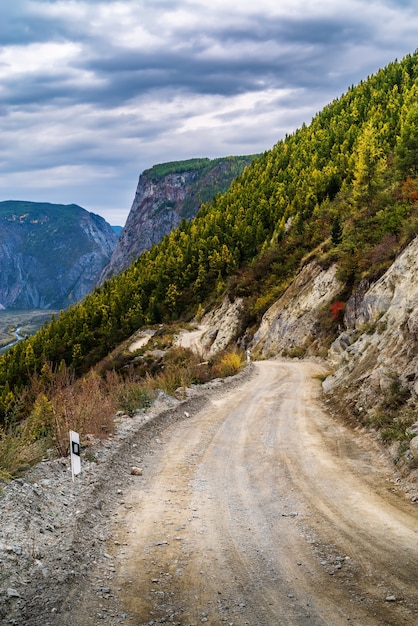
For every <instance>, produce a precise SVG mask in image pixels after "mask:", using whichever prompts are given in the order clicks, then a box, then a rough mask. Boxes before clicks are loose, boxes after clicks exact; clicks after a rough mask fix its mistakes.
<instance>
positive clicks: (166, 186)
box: [98, 156, 254, 284]
mask: <svg viewBox="0 0 418 626" xmlns="http://www.w3.org/2000/svg"><path fill="white" fill-rule="evenodd" d="M253 158H254V157H253V156H246V157H226V158H224V159H214V160H209V159H191V160H189V161H179V162H176V163H165V164H162V165H158V166H154V167H153V168H151V169H149V170H146V171H145V172H143V173H142V174H141V176H140V177H139V181H138V186H137V189H136V193H135V198H134V201H133V203H132V207H131V210H130V213H129V215H128V219H127V222H126V225H125V227H124V228H123V230H122V232H121V234H120V237H119V240H118V244H117V246H116V248H115V250H114V252H113V255H112V258H111V259H110V262H109V264H108V265H107V267H106V268H105V269H104V271H103V272H102V274H101V276H100V278H99V280H98V284H101V283H102V282H103V281H104V280H105V279H106V278H109V277H111V276H113V275H115V274H119V273H120V272H122V271H123V270H124V269H126V268H127V267H128V266H129V265H130V264H131V262H132V261H133V260H134V259H136V258H138V256H139V255H140V254H142V252H144V251H145V250H149V249H150V248H151V247H152V246H153V245H154V244H157V243H159V242H160V241H161V239H162V238H163V237H164V236H165V235H167V234H168V233H169V232H170V231H171V230H173V229H174V228H176V227H177V226H178V225H179V224H180V222H181V220H182V219H187V220H189V219H191V218H193V217H194V216H195V215H196V213H197V211H198V210H199V207H200V205H201V203H202V202H208V201H210V200H211V199H212V198H213V197H214V196H215V195H216V194H217V193H219V192H224V191H226V189H227V188H228V187H229V185H230V183H231V181H232V179H233V178H235V177H236V176H238V175H239V174H240V173H241V172H242V170H243V169H244V167H245V166H246V165H248V164H249V163H250V162H251V160H252V159H253Z"/></svg>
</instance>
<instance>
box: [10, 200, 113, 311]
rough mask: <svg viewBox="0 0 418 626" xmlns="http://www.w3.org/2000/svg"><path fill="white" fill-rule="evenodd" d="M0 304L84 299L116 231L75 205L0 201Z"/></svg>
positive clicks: (49, 305) (56, 304)
mask: <svg viewBox="0 0 418 626" xmlns="http://www.w3.org/2000/svg"><path fill="white" fill-rule="evenodd" d="M0 234H1V240H0V267H1V268H2V271H1V274H0V304H1V305H2V307H3V308H8V309H9V308H16V309H19V308H20V309H28V308H29V309H30V308H39V309H59V308H66V307H67V306H68V305H69V304H71V303H73V302H76V301H78V300H80V299H81V298H83V297H84V296H85V295H86V294H87V293H89V292H90V291H91V289H92V288H93V287H94V284H95V279H96V277H97V274H98V273H99V271H100V270H101V269H102V267H103V265H104V264H105V263H106V262H107V260H108V259H109V258H110V255H111V253H112V251H113V249H114V247H115V245H116V239H117V238H116V235H115V234H114V232H113V230H112V228H111V227H110V225H109V224H107V222H106V221H105V220H104V218H102V217H101V216H99V215H96V214H94V213H89V212H88V211H87V210H86V209H83V208H82V207H79V206H78V205H76V204H70V205H60V204H52V203H48V202H45V203H42V202H27V201H18V200H8V201H3V202H0Z"/></svg>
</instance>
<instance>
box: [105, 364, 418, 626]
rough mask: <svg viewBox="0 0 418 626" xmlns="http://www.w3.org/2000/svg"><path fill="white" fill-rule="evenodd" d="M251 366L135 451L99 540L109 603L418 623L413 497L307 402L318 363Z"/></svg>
mask: <svg viewBox="0 0 418 626" xmlns="http://www.w3.org/2000/svg"><path fill="white" fill-rule="evenodd" d="M254 369H255V373H254V376H253V377H252V378H251V380H250V381H246V382H245V383H244V384H242V385H241V386H239V387H236V388H233V389H230V390H229V391H227V392H226V393H225V394H224V395H223V396H220V397H219V398H215V399H213V400H212V401H211V402H210V403H209V404H208V405H207V406H206V407H205V408H204V409H203V410H200V411H199V412H198V413H196V414H194V415H191V416H190V418H189V419H186V420H184V421H183V422H180V423H177V424H174V425H172V426H170V427H169V428H168V429H167V430H165V431H164V432H163V434H162V435H161V437H160V438H158V439H156V440H154V441H153V444H152V447H151V449H150V452H149V454H147V455H146V456H144V458H143V459H142V467H143V472H144V473H143V476H142V477H140V478H139V479H138V481H137V482H136V483H135V484H134V485H132V486H131V487H130V489H129V491H127V492H126V493H125V494H124V501H123V503H121V504H120V506H119V509H118V510H117V511H116V512H115V513H116V514H115V520H116V521H115V529H114V535H113V537H117V541H116V542H115V541H112V545H111V546H109V551H113V556H114V558H115V573H114V585H113V588H114V589H116V588H118V589H119V591H118V602H119V606H120V607H121V609H122V610H124V611H126V613H127V614H128V615H129V616H131V617H132V618H133V619H132V620H131V623H135V626H140V625H145V624H158V623H171V624H178V625H181V626H187V625H198V624H200V623H208V624H211V625H221V624H229V625H231V624H233V625H234V626H243V625H246V624H248V625H250V626H282V625H283V626H284V625H292V626H295V625H296V626H298V625H305V624H309V625H311V626H312V625H314V626H317V625H320V624H321V625H326V626H339V625H341V624H356V625H358V626H369V625H374V626H376V625H379V626H386V625H391V626H400V625H402V624H411V625H412V624H416V623H418V599H417V585H418V541H417V539H418V505H417V504H415V505H414V504H413V503H411V502H409V501H407V500H406V499H405V498H404V497H403V496H402V494H401V493H399V492H397V490H396V485H395V484H394V482H393V480H392V479H391V478H392V477H391V467H390V465H389V464H388V463H387V462H386V461H385V459H384V458H383V457H382V456H381V454H380V451H379V448H378V446H377V445H376V444H375V443H374V440H373V439H372V438H368V437H367V436H365V435H364V434H363V435H361V437H360V436H359V435H357V434H356V433H354V432H352V431H351V430H349V429H347V428H346V427H344V426H343V425H341V424H339V423H337V422H335V421H333V420H332V419H331V418H330V417H328V416H327V415H326V414H325V413H324V412H323V411H322V410H321V408H320V405H319V403H318V393H319V388H320V385H319V382H318V380H317V379H316V378H315V374H318V373H319V372H320V371H321V368H320V366H319V365H316V364H313V363H306V362H296V361H283V362H279V361H270V362H268V361H266V362H260V363H256V364H255V365H254ZM365 437H366V438H365Z"/></svg>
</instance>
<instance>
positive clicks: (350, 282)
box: [0, 52, 418, 420]
mask: <svg viewBox="0 0 418 626" xmlns="http://www.w3.org/2000/svg"><path fill="white" fill-rule="evenodd" d="M417 93H418V53H417V52H415V53H414V54H411V55H409V56H407V57H406V58H405V59H403V60H402V61H400V62H397V61H396V62H393V63H391V64H390V65H389V66H388V67H387V68H385V69H382V70H380V71H379V72H377V74H376V75H374V76H372V77H370V78H368V79H367V80H365V81H364V82H362V83H361V84H359V85H358V86H356V87H352V88H350V89H349V90H348V92H347V93H346V94H344V95H343V96H342V97H340V98H339V99H337V100H335V101H334V102H332V103H331V104H329V105H328V106H327V107H326V108H325V109H324V110H323V111H321V112H320V113H318V114H317V115H316V117H315V118H314V119H313V120H312V122H311V123H310V124H309V125H306V126H305V125H304V126H303V127H302V128H300V129H298V130H297V131H296V132H295V133H294V134H292V135H289V136H287V137H286V138H285V139H284V140H281V141H279V142H278V143H277V144H276V145H275V146H274V147H273V148H272V150H270V151H268V152H266V153H264V154H263V155H262V156H261V157H259V158H257V159H255V160H254V161H253V162H252V164H251V165H250V166H249V167H247V168H246V170H245V171H244V172H243V174H242V175H241V176H239V177H238V178H237V179H235V180H234V181H233V183H232V185H231V187H230V189H229V190H228V191H227V192H226V193H225V194H223V195H219V196H217V197H216V198H215V200H214V201H213V202H211V203H210V204H205V205H203V206H202V208H201V209H200V211H199V213H198V215H197V216H196V218H195V219H194V220H193V221H191V222H187V221H186V220H183V222H182V223H181V225H180V226H179V227H178V228H177V229H176V230H175V231H173V232H172V233H170V234H169V235H168V236H166V237H165V238H164V239H163V240H162V242H161V243H160V244H159V245H157V246H154V247H153V248H152V249H151V250H150V251H148V252H145V253H144V254H143V255H141V257H140V258H139V259H138V260H137V261H136V262H134V263H133V264H132V265H131V267H130V268H129V269H127V270H126V271H125V272H124V273H123V274H122V275H120V276H118V277H115V278H113V279H110V280H108V281H107V282H105V283H104V284H103V286H102V287H101V288H98V289H96V290H95V291H94V292H93V293H91V294H90V295H89V296H87V297H86V298H85V299H84V300H83V301H82V302H80V303H78V304H76V305H74V306H72V307H70V308H69V309H68V310H66V311H65V312H63V313H61V315H60V316H59V317H58V318H57V319H54V320H53V321H52V322H51V323H50V324H49V325H47V326H45V327H44V328H43V329H41V330H40V331H39V332H38V333H37V334H36V335H34V336H33V337H31V338H29V339H28V340H26V341H25V342H21V343H19V344H17V346H16V347H15V348H14V349H13V350H11V351H10V352H8V353H7V354H6V355H4V356H3V357H2V358H1V359H0V384H1V386H2V396H1V404H0V411H1V415H2V419H3V420H4V418H5V416H7V415H8V414H10V411H11V407H12V406H14V402H15V399H16V398H17V397H18V394H19V390H21V389H22V387H23V386H24V385H25V384H26V383H27V382H28V381H29V379H30V376H31V373H33V372H34V371H35V370H38V371H40V370H41V368H42V365H43V363H45V362H47V363H52V364H53V365H55V366H58V364H59V363H60V362H62V361H64V362H65V363H66V364H67V366H69V367H72V368H74V369H75V370H76V372H77V373H78V374H80V373H83V372H86V371H87V369H88V368H89V367H90V366H92V365H93V364H95V363H96V362H98V361H99V359H101V358H103V357H104V356H106V355H107V354H108V352H109V351H110V350H112V349H113V348H114V347H115V346H116V345H117V344H118V343H119V342H121V341H122V340H124V339H125V338H127V337H129V336H130V335H131V334H132V333H133V332H134V331H136V330H137V329H138V328H139V327H141V326H143V325H145V324H147V325H148V324H156V323H160V322H167V321H171V320H176V319H180V318H181V319H190V318H192V317H193V316H194V315H195V314H196V313H197V312H198V311H201V310H202V308H203V309H207V308H208V307H209V306H211V304H213V303H214V302H215V301H216V299H217V298H219V297H221V296H222V295H224V294H225V293H229V294H230V297H231V298H234V297H235V296H236V295H240V296H242V297H244V298H245V303H246V304H245V309H244V310H245V313H244V318H243V329H244V328H247V329H248V328H249V327H251V326H255V325H256V323H257V321H258V320H259V319H260V317H261V315H262V313H263V312H264V311H265V310H266V308H267V307H268V306H269V305H270V304H271V303H272V302H273V301H274V300H275V299H277V297H278V296H279V295H280V294H281V293H282V292H283V290H284V289H285V287H286V286H287V285H288V284H289V282H290V280H291V279H292V278H293V277H294V275H295V273H296V271H297V270H298V268H299V267H300V265H301V263H303V262H305V261H306V260H307V259H308V258H313V257H316V258H317V259H318V260H319V261H320V263H321V264H323V265H327V264H330V263H331V262H333V261H338V266H339V270H338V271H339V278H340V279H341V280H342V282H343V284H344V288H343V290H342V292H341V294H340V300H341V301H345V300H347V298H348V297H349V295H350V294H351V292H352V290H353V289H354V288H355V287H356V286H357V285H358V283H359V281H360V280H361V279H362V278H364V277H365V276H368V277H370V278H374V277H377V276H379V275H380V274H381V273H382V272H383V271H384V270H385V269H386V268H387V266H388V265H389V263H390V262H391V261H392V260H393V258H394V256H395V255H396V253H397V252H398V251H399V250H400V249H401V248H402V247H403V246H405V244H406V243H407V242H409V241H410V240H411V238H413V237H414V236H415V235H416V234H417V230H418V204H417V200H418V178H417V175H418V172H417V168H418V158H417V152H418V98H417Z"/></svg>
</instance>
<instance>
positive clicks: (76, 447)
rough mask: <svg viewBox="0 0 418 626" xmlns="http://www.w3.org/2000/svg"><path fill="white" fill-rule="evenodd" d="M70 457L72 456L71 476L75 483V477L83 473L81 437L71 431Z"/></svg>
mask: <svg viewBox="0 0 418 626" xmlns="http://www.w3.org/2000/svg"><path fill="white" fill-rule="evenodd" d="M70 455H71V474H72V478H73V482H74V476H78V474H80V472H81V458H80V436H79V434H78V433H76V432H74V431H73V430H70Z"/></svg>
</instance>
